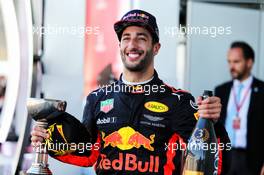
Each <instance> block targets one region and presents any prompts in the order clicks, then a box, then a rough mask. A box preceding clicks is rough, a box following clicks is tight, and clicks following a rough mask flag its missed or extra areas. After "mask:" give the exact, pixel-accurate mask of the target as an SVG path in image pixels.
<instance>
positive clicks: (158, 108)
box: [144, 101, 169, 113]
mask: <svg viewBox="0 0 264 175" xmlns="http://www.w3.org/2000/svg"><path fill="white" fill-rule="evenodd" d="M144 106H145V108H146V109H148V110H149V111H152V112H159V113H160V112H167V111H168V110H169V108H168V106H166V105H165V104H163V103H160V102H156V101H149V102H147V103H145V104H144Z"/></svg>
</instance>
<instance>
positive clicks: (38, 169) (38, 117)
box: [26, 98, 66, 175]
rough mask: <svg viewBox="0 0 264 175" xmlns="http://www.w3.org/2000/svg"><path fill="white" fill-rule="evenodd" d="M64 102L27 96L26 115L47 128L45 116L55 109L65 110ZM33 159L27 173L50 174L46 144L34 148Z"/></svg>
mask: <svg viewBox="0 0 264 175" xmlns="http://www.w3.org/2000/svg"><path fill="white" fill-rule="evenodd" d="M65 109H66V102H65V101H60V100H51V99H37V98H29V99H28V101H27V110H28V116H30V117H31V118H32V119H34V120H35V121H36V125H37V126H38V127H42V128H45V129H47V126H48V122H47V117H48V116H49V115H50V114H52V113H53V112H56V111H65ZM35 152H36V156H35V161H34V162H33V163H32V165H31V167H30V168H29V169H28V170H27V173H26V174H27V175H51V174H52V172H51V171H50V169H49V165H48V153H47V149H46V144H45V143H42V144H41V145H39V146H37V147H36V149H35Z"/></svg>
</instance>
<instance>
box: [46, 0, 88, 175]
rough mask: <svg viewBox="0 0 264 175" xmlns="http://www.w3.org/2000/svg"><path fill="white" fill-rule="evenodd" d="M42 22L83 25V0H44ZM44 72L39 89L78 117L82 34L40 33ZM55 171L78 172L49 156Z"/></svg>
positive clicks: (69, 174)
mask: <svg viewBox="0 0 264 175" xmlns="http://www.w3.org/2000/svg"><path fill="white" fill-rule="evenodd" d="M45 3H46V11H45V26H46V27H48V26H50V27H52V28H53V29H54V28H56V27H57V29H59V27H66V28H71V27H75V28H78V27H82V26H84V25H85V0H78V1H72V0H56V1H54V0H46V1H45ZM44 47H45V51H44V57H43V62H44V66H45V71H46V72H45V74H44V77H43V82H42V85H43V91H44V93H45V97H46V98H55V99H63V100H66V101H67V102H68V106H67V112H69V113H71V114H73V115H74V116H76V117H77V118H79V119H81V118H82V110H83V107H82V93H83V49H84V38H83V36H81V35H73V34H71V33H69V32H65V33H63V32H61V33H58V34H56V32H55V31H53V33H52V32H51V31H50V32H49V33H48V34H46V35H45V36H44ZM49 163H50V168H51V170H52V171H53V174H56V175H65V174H67V175H77V174H78V175H79V174H80V168H79V167H76V166H71V165H67V164H63V163H60V162H58V161H56V160H54V159H51V158H50V159H49Z"/></svg>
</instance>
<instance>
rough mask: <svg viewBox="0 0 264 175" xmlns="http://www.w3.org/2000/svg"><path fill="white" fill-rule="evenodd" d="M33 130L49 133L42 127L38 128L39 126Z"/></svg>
mask: <svg viewBox="0 0 264 175" xmlns="http://www.w3.org/2000/svg"><path fill="white" fill-rule="evenodd" d="M33 130H35V131H40V132H47V130H46V129H44V128H41V127H38V126H34V128H33Z"/></svg>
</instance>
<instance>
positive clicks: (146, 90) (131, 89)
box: [118, 70, 163, 94]
mask: <svg viewBox="0 0 264 175" xmlns="http://www.w3.org/2000/svg"><path fill="white" fill-rule="evenodd" d="M122 76H123V74H121V75H120V78H119V80H118V85H120V86H122V87H125V88H126V89H127V90H126V91H124V93H128V94H150V93H153V88H154V86H155V90H157V89H159V87H160V86H161V85H163V82H162V80H160V79H159V76H158V73H157V71H156V70H154V74H153V77H152V78H151V79H150V80H149V81H146V82H139V83H136V84H134V85H131V84H126V82H124V81H123V78H122Z"/></svg>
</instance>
